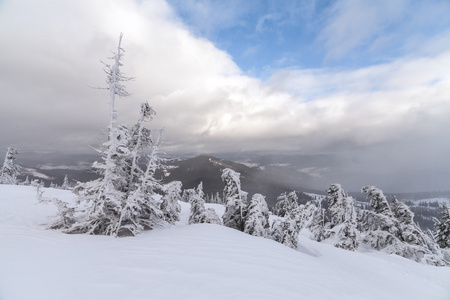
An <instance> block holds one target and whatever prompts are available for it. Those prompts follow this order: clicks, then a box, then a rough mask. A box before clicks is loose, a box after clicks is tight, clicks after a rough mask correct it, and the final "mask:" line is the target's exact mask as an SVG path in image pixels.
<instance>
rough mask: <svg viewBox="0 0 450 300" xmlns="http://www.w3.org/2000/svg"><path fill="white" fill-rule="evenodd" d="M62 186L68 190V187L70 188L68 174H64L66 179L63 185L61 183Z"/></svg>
mask: <svg viewBox="0 0 450 300" xmlns="http://www.w3.org/2000/svg"><path fill="white" fill-rule="evenodd" d="M61 188H62V189H63V190H68V189H70V184H69V178H68V177H67V175H66V176H64V180H63V183H62V185H61Z"/></svg>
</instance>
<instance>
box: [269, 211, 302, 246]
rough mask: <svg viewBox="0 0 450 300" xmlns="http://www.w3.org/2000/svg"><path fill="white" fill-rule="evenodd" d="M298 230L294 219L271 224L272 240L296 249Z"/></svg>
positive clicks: (288, 218)
mask: <svg viewBox="0 0 450 300" xmlns="http://www.w3.org/2000/svg"><path fill="white" fill-rule="evenodd" d="M299 233H300V232H299V228H298V226H297V223H296V221H295V220H294V219H292V218H290V217H287V218H286V219H284V220H276V221H275V222H274V223H273V224H272V234H271V235H272V239H273V240H275V241H276V242H279V243H281V244H283V245H285V246H288V247H289V248H292V249H298V235H299Z"/></svg>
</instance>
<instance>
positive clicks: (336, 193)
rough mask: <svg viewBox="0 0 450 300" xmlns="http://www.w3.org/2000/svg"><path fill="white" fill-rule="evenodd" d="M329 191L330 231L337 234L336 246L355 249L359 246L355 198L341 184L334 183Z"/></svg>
mask: <svg viewBox="0 0 450 300" xmlns="http://www.w3.org/2000/svg"><path fill="white" fill-rule="evenodd" d="M327 193H328V195H329V197H328V212H329V215H330V221H331V224H330V232H332V233H333V234H332V235H335V236H334V238H335V239H336V240H335V244H334V246H335V247H338V248H343V249H346V250H352V251H354V250H356V249H357V248H358V246H359V233H358V230H357V229H356V212H355V209H354V206H353V202H354V200H353V198H352V197H351V196H348V195H347V193H345V191H344V190H343V189H342V187H341V185H340V184H332V185H331V186H330V188H328V190H327Z"/></svg>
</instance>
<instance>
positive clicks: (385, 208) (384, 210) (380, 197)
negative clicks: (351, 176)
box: [362, 185, 393, 218]
mask: <svg viewBox="0 0 450 300" xmlns="http://www.w3.org/2000/svg"><path fill="white" fill-rule="evenodd" d="M362 192H363V193H364V194H366V197H367V198H370V203H369V205H370V206H371V207H372V208H373V210H374V212H375V213H377V214H382V215H385V216H386V217H389V218H392V217H393V214H392V211H391V208H390V207H389V203H388V201H387V200H386V197H385V196H384V194H383V191H382V190H380V189H378V188H376V187H374V186H370V185H366V186H364V187H363V188H362Z"/></svg>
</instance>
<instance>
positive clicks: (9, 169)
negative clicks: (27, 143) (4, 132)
mask: <svg viewBox="0 0 450 300" xmlns="http://www.w3.org/2000/svg"><path fill="white" fill-rule="evenodd" d="M17 154H19V151H18V150H17V148H16V147H15V146H10V147H8V150H7V151H6V155H5V160H4V161H3V166H2V168H1V170H0V184H17V176H18V175H19V166H17V165H15V164H14V160H15V159H16V155H17Z"/></svg>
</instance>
